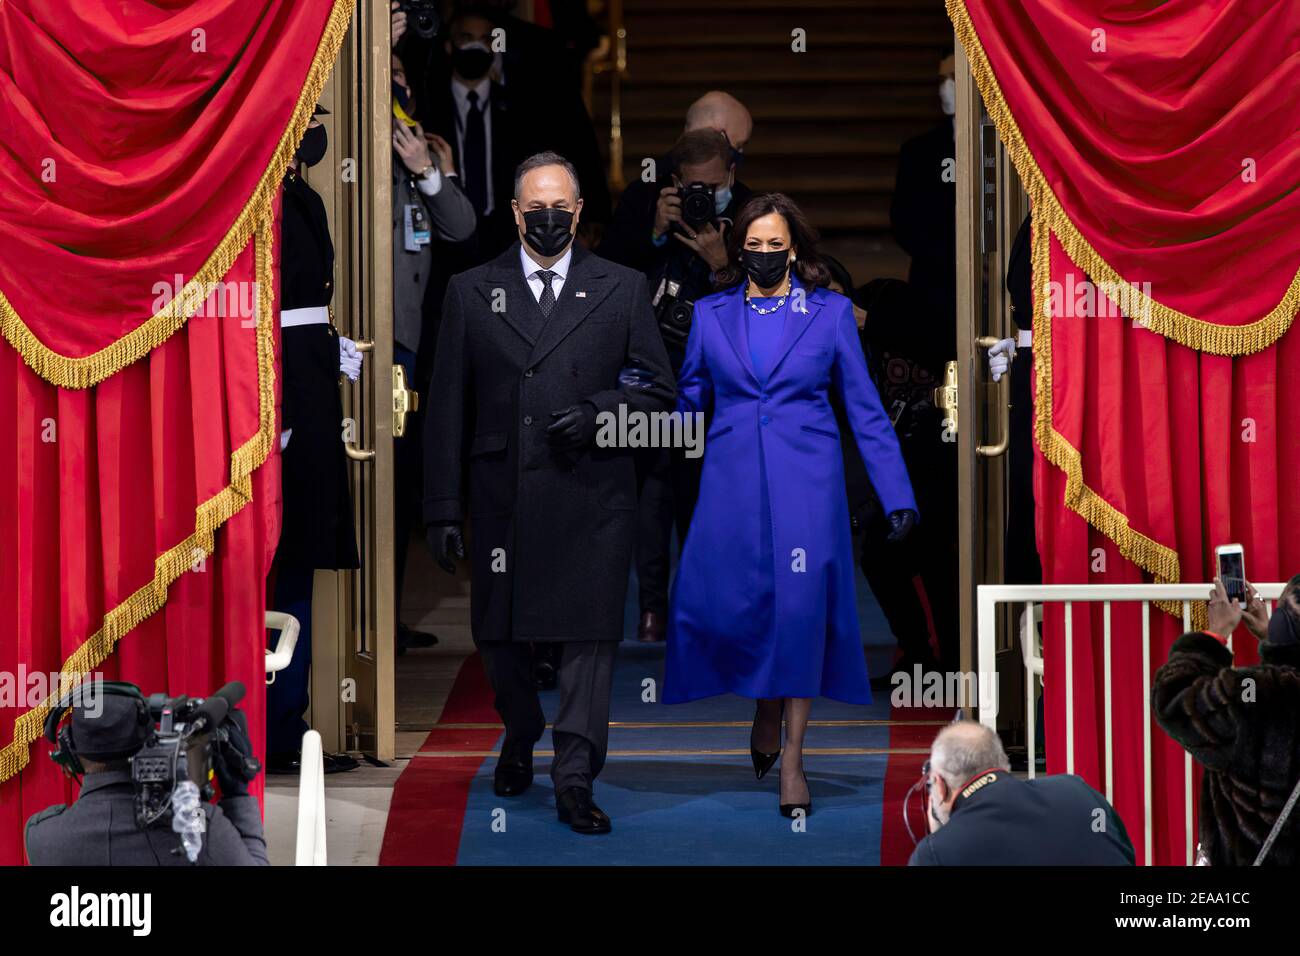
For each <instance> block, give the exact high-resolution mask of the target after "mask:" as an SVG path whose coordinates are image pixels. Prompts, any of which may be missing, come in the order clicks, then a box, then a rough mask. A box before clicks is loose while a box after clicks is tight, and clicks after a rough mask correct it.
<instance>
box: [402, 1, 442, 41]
mask: <svg viewBox="0 0 1300 956" xmlns="http://www.w3.org/2000/svg"><path fill="white" fill-rule="evenodd" d="M398 9H399V10H401V11H404V12H405V13H406V22H407V23H409V24H410V25H411V29H412V30H413V31H414V32H415V35H416V36H418V37H421V38H423V39H425V40H432V39H433V38H434V37H436V36H437V35H438V31H439V30H441V29H442V17H441V15H439V13H438V0H401V3H400V5H399V6H398Z"/></svg>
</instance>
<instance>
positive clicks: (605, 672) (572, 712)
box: [478, 641, 618, 793]
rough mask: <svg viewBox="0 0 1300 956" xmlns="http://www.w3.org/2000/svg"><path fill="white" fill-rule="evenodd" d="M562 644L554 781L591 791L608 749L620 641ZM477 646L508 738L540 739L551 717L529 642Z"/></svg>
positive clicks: (561, 787) (562, 786)
mask: <svg viewBox="0 0 1300 956" xmlns="http://www.w3.org/2000/svg"><path fill="white" fill-rule="evenodd" d="M560 646H561V648H562V651H561V654H560V666H559V679H558V684H559V691H560V710H559V713H557V714H556V717H555V724H554V726H553V727H552V728H551V737H552V738H553V739H554V741H555V759H554V760H553V761H552V762H551V781H552V782H553V783H554V785H555V792H556V793H559V792H560V791H562V790H564V789H566V788H568V787H583V788H584V789H587V790H590V789H591V785H592V782H593V781H594V780H595V779H596V776H597V775H598V774H599V773H600V771H601V768H602V767H604V766H605V756H606V754H607V752H608V750H609V696H610V687H611V685H612V684H613V680H614V658H615V655H616V654H617V651H618V642H617V641H566V642H564V643H562V644H561V645H560ZM478 650H479V653H480V654H481V655H482V657H483V665H484V668H485V669H486V670H487V675H488V680H489V681H491V683H492V690H493V692H494V693H495V694H496V699H495V701H494V704H495V706H496V710H497V713H498V714H500V715H501V720H502V722H503V723H504V724H505V725H506V738H507V739H510V740H521V741H525V742H527V743H536V742H537V741H538V740H540V739H541V736H542V732H543V731H544V730H545V729H546V716H545V715H544V714H543V713H542V705H541V702H540V701H539V700H538V697H537V688H536V687H535V686H534V684H533V680H532V674H531V665H532V654H531V651H530V648H529V645H528V644H527V643H524V642H516V641H490V642H489V641H484V642H482V643H480V644H479V645H478Z"/></svg>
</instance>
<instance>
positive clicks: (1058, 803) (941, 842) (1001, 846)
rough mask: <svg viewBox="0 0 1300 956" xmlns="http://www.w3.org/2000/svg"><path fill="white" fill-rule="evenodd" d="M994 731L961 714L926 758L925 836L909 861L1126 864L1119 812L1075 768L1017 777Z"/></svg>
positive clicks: (1129, 856)
mask: <svg viewBox="0 0 1300 956" xmlns="http://www.w3.org/2000/svg"><path fill="white" fill-rule="evenodd" d="M1010 768H1011V764H1010V761H1008V760H1007V755H1006V752H1005V751H1004V750H1003V749H1002V741H1000V740H999V739H998V735H997V734H996V733H994V732H993V731H992V730H991V729H989V728H988V727H985V726H984V725H983V724H980V723H977V722H975V721H973V720H961V721H957V722H955V723H952V724H949V725H948V726H947V727H945V728H944V729H943V730H941V731H939V735H938V736H937V737H935V739H934V744H933V745H932V746H931V748H930V760H929V762H928V763H927V764H926V774H927V779H926V789H927V790H928V791H929V796H928V798H927V801H926V819H927V822H928V824H929V827H930V834H929V836H927V837H925V839H923V840H922V841H921V842H920V843H918V844H917V845H916V849H915V850H914V851H913V852H912V857H911V859H909V860H908V861H907V864H908V866H1132V865H1133V861H1134V853H1133V843H1132V841H1131V840H1129V837H1128V831H1127V830H1125V829H1124V821H1122V820H1121V819H1120V818H1119V814H1117V813H1116V812H1115V808H1114V807H1112V806H1111V805H1110V804H1109V803H1108V802H1107V801H1106V798H1105V797H1103V796H1102V795H1101V794H1100V793H1098V792H1097V791H1096V790H1094V789H1092V787H1090V786H1088V785H1087V784H1086V783H1084V781H1083V778H1081V777H1076V776H1075V775H1074V774H1069V773H1063V774H1055V775H1053V776H1050V777H1035V778H1034V779H1033V780H1022V779H1020V778H1019V777H1017V776H1015V775H1014V774H1013V773H1011V769H1010Z"/></svg>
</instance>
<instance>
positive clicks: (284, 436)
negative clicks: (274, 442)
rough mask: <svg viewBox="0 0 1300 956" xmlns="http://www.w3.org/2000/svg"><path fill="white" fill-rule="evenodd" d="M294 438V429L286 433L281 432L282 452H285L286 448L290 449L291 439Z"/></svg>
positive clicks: (285, 431)
mask: <svg viewBox="0 0 1300 956" xmlns="http://www.w3.org/2000/svg"><path fill="white" fill-rule="evenodd" d="M292 436H293V429H292V428H286V429H285V430H284V431H282V432H280V451H284V450H285V449H286V448H288V447H289V439H290V438H291V437H292Z"/></svg>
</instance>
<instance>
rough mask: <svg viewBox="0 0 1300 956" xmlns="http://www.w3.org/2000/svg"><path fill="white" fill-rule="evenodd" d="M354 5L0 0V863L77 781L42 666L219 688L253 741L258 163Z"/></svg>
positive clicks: (257, 587)
mask: <svg viewBox="0 0 1300 956" xmlns="http://www.w3.org/2000/svg"><path fill="white" fill-rule="evenodd" d="M351 9H352V2H351V0H336V2H330V0H311V2H302V0H295V2H289V0H227V2H211V0H204V2H197V0H169V2H163V3H160V2H156V0H153V2H146V0H113V2H109V0H70V2H68V3H64V4H59V5H50V4H45V3H38V2H36V0H5V2H4V3H0V141H2V142H4V144H5V149H4V150H3V151H0V182H3V188H0V245H2V246H3V249H4V256H3V258H0V329H2V330H3V333H4V339H5V341H4V343H0V562H2V563H3V571H4V573H3V574H0V615H3V616H2V617H0V864H12V863H17V862H20V861H21V860H22V824H23V821H24V820H25V819H26V818H27V817H28V816H30V815H31V814H32V813H34V812H36V811H38V810H40V809H42V808H43V807H45V806H47V805H49V804H50V803H54V802H59V801H63V800H66V799H69V798H70V797H71V796H72V793H71V790H70V787H69V786H68V784H67V783H66V781H65V780H64V779H63V778H62V776H61V775H60V773H59V772H58V771H57V769H56V768H55V767H54V765H53V764H52V763H51V762H50V761H49V760H48V759H46V758H45V757H44V755H43V754H44V751H45V750H47V749H48V745H45V744H43V743H40V742H38V740H39V735H40V729H41V724H42V722H43V718H44V714H45V712H46V711H47V709H48V701H47V699H46V697H45V694H44V693H42V691H43V690H48V689H49V685H50V684H51V683H54V684H56V685H57V683H58V681H59V680H63V681H64V682H66V681H67V680H69V679H70V678H75V677H77V676H79V675H81V674H84V673H89V672H95V673H102V674H103V676H104V677H106V678H110V679H113V678H115V679H121V680H129V681H132V682H134V683H136V684H139V685H140V687H141V688H142V689H143V690H144V691H145V692H146V693H151V692H156V691H167V692H169V693H188V694H204V693H207V692H210V691H212V690H215V689H216V688H217V687H218V686H220V685H221V684H223V683H225V682H226V681H229V680H240V681H242V682H243V683H244V685H245V687H246V688H247V689H248V691H249V696H248V698H247V699H246V705H245V706H246V709H247V710H248V712H249V717H250V723H251V725H252V732H253V739H254V741H255V742H256V743H257V744H258V745H259V752H260V744H261V742H262V740H263V737H264V713H263V712H264V686H265V685H264V666H263V664H264V662H263V648H264V646H265V630H264V625H263V616H264V613H265V598H264V594H265V591H264V581H265V576H266V571H267V568H268V566H269V563H270V559H271V556H272V554H273V553H274V548H275V543H276V539H277V536H278V514H279V470H278V457H277V456H276V454H275V451H276V449H277V448H278V443H277V441H276V436H277V435H278V428H277V404H278V400H277V396H276V374H275V367H276V355H275V351H276V348H277V328H278V323H277V321H276V318H275V316H276V314H277V311H278V289H277V279H278V266H277V262H276V255H275V250H276V234H277V220H278V215H279V183H280V179H281V177H282V175H283V172H284V170H285V168H286V166H287V164H288V162H289V160H290V159H291V158H292V155H293V152H294V149H295V148H296V146H297V144H298V142H299V141H300V140H301V137H302V133H303V131H304V130H305V128H306V125H307V123H308V122H309V120H310V116H311V110H312V107H313V106H314V105H315V102H316V98H317V97H318V96H319V94H320V91H321V89H322V87H323V84H324V82H325V78H326V75H327V72H328V70H329V68H330V67H331V66H332V64H333V62H334V59H335V57H336V55H337V52H338V49H339V46H340V45H341V43H342V39H343V35H344V33H345V32H346V29H347V26H348V22H349V20H350V17H351ZM250 505H251V507H250ZM60 671H62V673H63V674H64V675H66V676H64V677H62V678H59V677H55V678H54V680H53V681H50V680H44V679H42V676H43V675H49V674H50V673H51V672H54V673H55V674H57V673H58V672H60ZM34 675H35V676H34ZM5 679H7V680H8V682H9V684H8V693H6V686H5V684H4V680H5ZM15 691H16V693H15Z"/></svg>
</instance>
